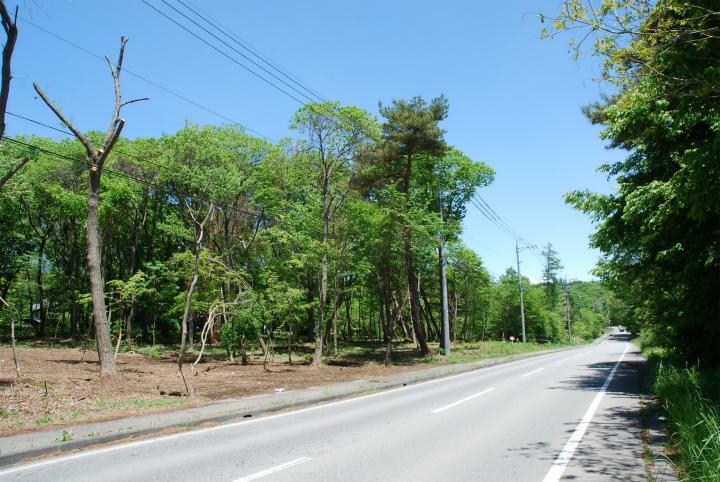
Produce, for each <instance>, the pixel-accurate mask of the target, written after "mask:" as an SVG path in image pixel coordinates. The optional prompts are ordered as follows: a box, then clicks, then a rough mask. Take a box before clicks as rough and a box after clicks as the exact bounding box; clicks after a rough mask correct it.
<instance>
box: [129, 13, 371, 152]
mask: <svg viewBox="0 0 720 482" xmlns="http://www.w3.org/2000/svg"><path fill="white" fill-rule="evenodd" d="M160 1H161V2H163V3H164V4H165V5H167V6H169V7H170V8H171V9H173V10H174V11H175V12H178V13H179V14H180V15H182V16H183V17H184V18H186V19H188V20H189V21H190V22H192V23H193V24H194V25H196V26H198V27H199V28H201V29H202V30H203V31H205V32H207V33H208V34H210V35H211V36H212V37H213V38H215V39H217V40H218V41H220V42H221V43H222V44H223V45H226V46H228V44H227V42H224V41H223V40H222V39H219V38H218V37H217V36H216V35H214V34H212V33H211V32H208V30H207V29H205V28H204V27H202V26H200V25H199V24H198V23H197V22H195V21H194V20H192V19H190V18H188V16H187V15H185V14H183V13H182V12H179V11H178V10H177V9H176V8H175V7H173V6H172V5H170V4H169V3H168V2H167V1H166V0H160ZM142 2H143V3H144V4H145V5H146V6H148V7H149V8H150V9H152V10H153V11H155V12H156V13H157V14H159V15H161V16H162V17H164V18H166V19H167V20H169V21H170V22H172V23H173V24H175V25H176V26H177V27H179V28H180V29H182V30H184V31H185V32H187V33H188V34H190V35H191V36H192V37H195V38H196V39H197V40H199V41H200V42H202V43H204V44H205V45H207V46H208V47H210V48H211V49H213V50H215V51H216V52H218V53H219V54H220V55H222V56H223V57H225V58H226V59H227V60H229V61H230V62H232V63H234V64H236V65H237V66H239V67H241V68H242V69H244V70H245V71H247V72H249V73H250V74H252V75H253V76H254V77H257V78H258V79H260V80H262V81H263V82H264V83H266V84H267V85H269V86H271V87H273V88H274V89H276V90H278V91H279V92H281V93H282V94H284V95H286V96H287V97H289V98H290V99H292V100H294V101H295V102H297V103H298V104H300V105H301V106H303V107H307V108H309V109H311V110H313V112H314V113H315V114H316V115H318V116H319V117H323V118H325V119H327V120H328V121H330V122H331V123H333V124H334V125H336V126H338V127H341V128H344V129H348V130H351V131H353V132H356V133H359V134H362V135H363V136H365V137H367V138H368V139H371V140H374V141H379V139H377V138H376V137H375V136H374V135H373V133H372V132H369V131H367V130H365V129H362V128H361V127H360V126H357V125H354V124H353V123H352V122H349V121H348V120H347V119H344V118H343V116H342V115H340V114H338V113H335V114H332V115H331V116H328V115H327V114H326V113H323V112H318V111H317V110H316V109H315V107H314V104H315V103H317V102H316V100H315V99H312V98H310V97H309V96H307V95H303V97H305V98H306V99H308V100H310V103H307V102H305V101H303V100H301V99H299V98H298V97H297V96H295V95H293V94H292V93H290V92H288V91H287V89H285V88H283V87H281V86H279V85H277V84H276V83H275V82H273V81H272V80H270V79H268V78H266V77H264V76H263V75H262V74H261V73H258V72H256V71H255V70H253V69H252V68H250V67H248V66H247V65H245V64H244V63H242V62H241V61H240V60H238V59H236V58H235V57H233V56H232V55H230V54H229V53H227V52H226V51H224V50H223V49H221V48H220V47H218V46H217V45H215V44H213V43H212V42H211V41H209V40H208V39H206V38H203V37H202V36H201V35H199V34H198V33H197V32H194V31H193V30H192V29H190V28H188V27H187V26H186V25H183V24H182V23H181V22H179V21H178V20H177V19H175V18H173V17H172V16H171V15H169V14H168V13H166V12H164V11H162V10H161V9H159V8H157V7H156V6H155V5H153V4H151V3H150V2H149V1H148V0H142ZM205 21H206V22H209V20H207V19H205ZM216 28H217V27H216ZM228 47H229V48H231V49H232V50H233V51H235V52H237V53H239V52H238V51H237V49H234V48H233V47H232V46H228ZM239 54H240V55H241V56H243V58H247V56H245V55H243V54H242V53H239ZM257 55H259V54H257ZM265 71H266V70H265ZM283 83H284V82H283ZM284 85H287V84H286V83H284ZM293 90H294V91H295V92H297V89H293Z"/></svg>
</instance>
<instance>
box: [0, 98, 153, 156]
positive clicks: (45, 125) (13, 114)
mask: <svg viewBox="0 0 720 482" xmlns="http://www.w3.org/2000/svg"><path fill="white" fill-rule="evenodd" d="M5 113H6V114H7V115H9V116H12V117H17V118H19V119H23V120H25V121H28V122H32V123H33V124H37V125H39V126H42V127H46V128H48V129H52V130H54V131H57V132H61V133H63V134H67V135H68V136H71V137H72V138H73V139H75V140H76V141H77V138H76V137H75V134H73V133H72V132H70V131H67V130H65V129H60V128H57V127H53V126H51V125H49V124H45V123H44V122H40V121H38V120H35V119H31V118H29V117H25V116H23V115H20V114H15V113H14V112H10V111H5ZM8 140H12V139H8ZM113 152H115V153H117V154H120V155H121V156H125V157H127V158H130V159H133V160H135V161H136V162H144V163H147V164H150V165H151V166H155V167H157V168H160V169H162V168H163V167H164V166H162V165H160V164H158V163H156V162H154V161H151V160H149V159H140V157H138V156H135V155H133V154H128V153H127V152H124V151H123V150H121V149H119V148H118V147H117V146H115V147H113Z"/></svg>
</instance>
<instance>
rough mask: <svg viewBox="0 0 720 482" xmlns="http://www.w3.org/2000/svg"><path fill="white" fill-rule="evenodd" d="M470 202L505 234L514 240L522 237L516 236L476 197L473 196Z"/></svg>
mask: <svg viewBox="0 0 720 482" xmlns="http://www.w3.org/2000/svg"><path fill="white" fill-rule="evenodd" d="M470 202H471V203H472V205H473V206H475V208H476V209H477V210H478V211H479V212H480V214H482V215H483V216H485V218H487V220H488V221H490V223H492V224H493V225H494V226H495V227H496V228H498V229H499V230H500V231H501V232H502V233H503V234H505V235H506V236H508V237H509V238H510V239H512V240H513V241H518V240H519V239H520V238H519V237H517V236H515V235H514V234H513V233H512V232H511V231H510V230H509V229H508V228H506V227H505V226H503V225H502V224H501V223H499V222H498V221H496V220H495V219H494V218H493V217H492V215H491V214H490V213H489V212H488V211H487V210H486V209H485V208H484V207H483V206H482V205H481V204H479V203H478V202H477V201H476V200H475V199H474V198H471V199H470Z"/></svg>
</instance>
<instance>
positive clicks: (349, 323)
mask: <svg viewBox="0 0 720 482" xmlns="http://www.w3.org/2000/svg"><path fill="white" fill-rule="evenodd" d="M352 300H353V294H352V291H351V292H350V295H349V296H347V297H345V323H346V327H347V328H346V329H347V331H346V332H345V341H347V342H351V341H352V319H351V317H350V310H351V309H352Z"/></svg>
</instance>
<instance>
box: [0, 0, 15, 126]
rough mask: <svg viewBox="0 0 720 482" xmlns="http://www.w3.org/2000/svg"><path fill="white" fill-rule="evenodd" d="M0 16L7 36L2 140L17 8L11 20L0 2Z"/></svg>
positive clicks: (0, 93) (0, 94)
mask: <svg viewBox="0 0 720 482" xmlns="http://www.w3.org/2000/svg"><path fill="white" fill-rule="evenodd" d="M0 16H1V17H2V25H3V28H4V29H5V33H6V34H7V40H6V41H5V47H3V53H2V85H1V86H0V138H1V137H2V136H3V135H4V134H5V109H6V108H7V102H8V97H9V95H10V80H12V73H11V71H10V61H11V60H12V54H13V50H15V41H16V40H17V34H18V29H17V24H16V20H17V7H15V19H16V20H13V19H12V18H10V14H9V13H8V11H7V8H6V7H5V2H4V1H2V0H0Z"/></svg>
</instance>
